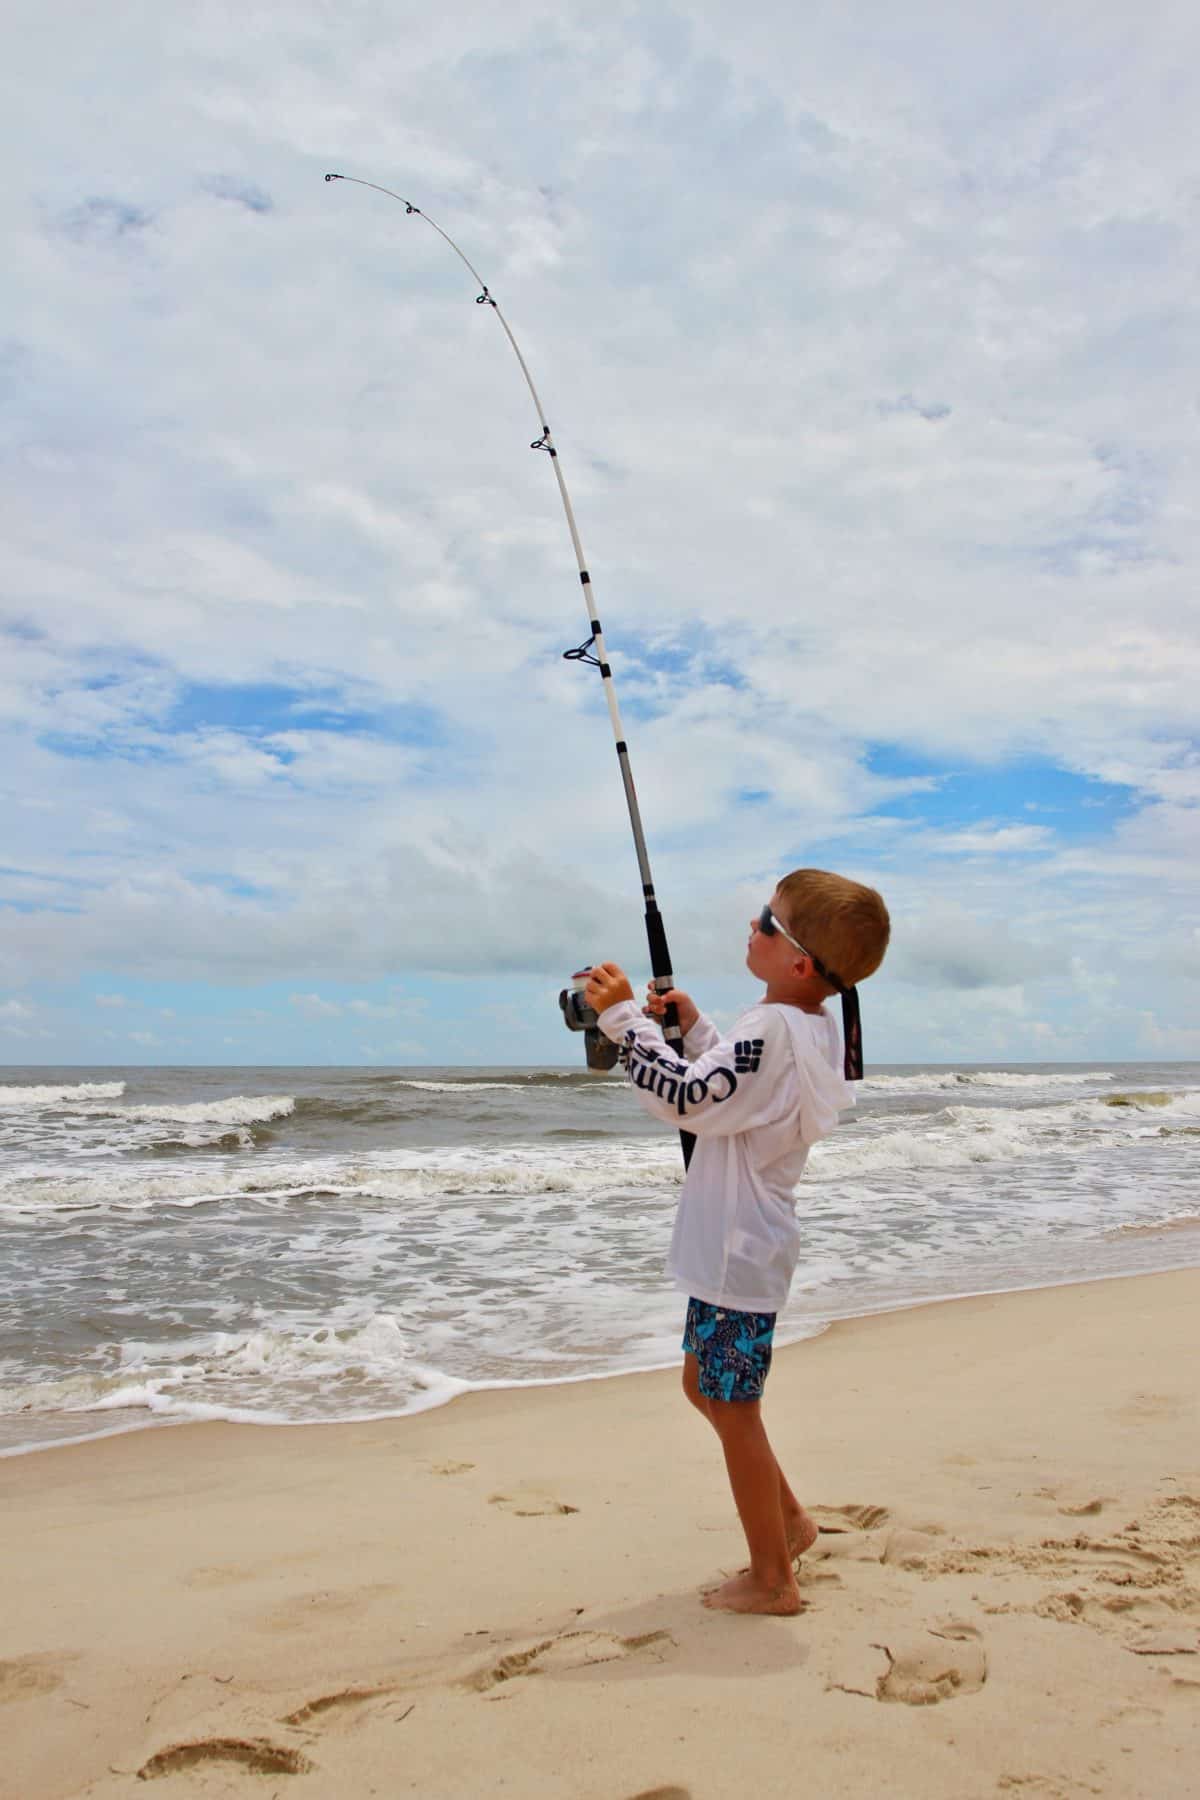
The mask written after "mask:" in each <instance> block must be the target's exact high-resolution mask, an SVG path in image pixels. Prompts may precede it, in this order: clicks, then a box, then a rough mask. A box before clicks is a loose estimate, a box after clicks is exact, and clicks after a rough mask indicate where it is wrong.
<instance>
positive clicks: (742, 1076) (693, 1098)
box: [600, 1000, 797, 1137]
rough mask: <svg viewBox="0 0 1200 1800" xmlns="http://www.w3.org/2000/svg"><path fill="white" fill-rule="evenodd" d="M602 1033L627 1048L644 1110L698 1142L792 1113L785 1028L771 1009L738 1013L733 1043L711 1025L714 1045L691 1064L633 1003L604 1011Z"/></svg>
mask: <svg viewBox="0 0 1200 1800" xmlns="http://www.w3.org/2000/svg"><path fill="white" fill-rule="evenodd" d="M705 1022H706V1023H707V1024H710V1025H711V1021H705ZM600 1028H601V1030H602V1031H603V1032H604V1033H605V1035H606V1036H608V1037H610V1038H611V1039H612V1040H613V1042H614V1043H617V1044H620V1045H621V1046H622V1048H623V1049H624V1050H625V1052H626V1071H627V1074H628V1077H629V1081H630V1083H631V1085H632V1086H633V1087H634V1089H635V1090H636V1092H637V1097H638V1100H639V1101H640V1102H641V1104H642V1106H643V1107H644V1108H645V1110H646V1111H647V1112H648V1113H650V1114H652V1116H653V1117H654V1118H656V1119H661V1120H662V1122H663V1123H664V1124H665V1125H676V1126H678V1127H680V1128H681V1129H682V1130H684V1131H690V1132H693V1133H694V1134H695V1135H696V1136H697V1137H732V1136H733V1135H734V1134H735V1133H736V1132H739V1131H750V1130H753V1129H754V1128H756V1127H758V1126H762V1125H770V1124H774V1123H777V1122H778V1121H779V1120H780V1119H782V1118H785V1117H786V1116H787V1115H788V1114H790V1113H793V1112H794V1111H795V1110H796V1104H797V1096H796V1094H795V1092H794V1088H795V1077H794V1060H793V1057H792V1051H791V1045H790V1043H789V1040H788V1032H787V1027H786V1025H784V1024H783V1022H782V1020H779V1019H775V1018H773V1017H772V1015H771V1011H770V1008H769V1007H762V1006H758V1007H752V1008H751V1010H750V1011H749V1012H747V1013H743V1014H742V1016H741V1018H740V1019H739V1020H738V1021H737V1024H736V1025H735V1027H734V1035H733V1036H732V1037H731V1038H725V1037H722V1036H721V1034H720V1033H719V1032H718V1031H717V1028H716V1027H715V1026H712V1032H713V1036H714V1038H715V1040H716V1041H715V1042H714V1043H713V1044H712V1045H711V1047H709V1048H707V1049H705V1050H704V1051H702V1053H701V1054H700V1055H699V1056H697V1057H695V1058H694V1059H692V1060H687V1059H684V1058H680V1057H677V1056H676V1055H675V1054H674V1052H673V1051H672V1050H671V1049H670V1047H669V1046H668V1045H667V1044H666V1043H665V1041H664V1039H663V1036H662V1033H661V1032H660V1031H659V1029H658V1027H657V1026H656V1025H654V1024H652V1023H651V1021H650V1020H649V1019H647V1018H646V1017H645V1015H644V1014H643V1013H642V1012H641V1010H640V1009H639V1008H638V1006H637V1005H635V1003H634V1002H633V1001H632V1000H621V1001H618V1003H617V1005H616V1006H610V1007H609V1008H608V1009H607V1011H605V1012H603V1013H601V1014H600ZM695 1029H696V1028H695V1027H694V1026H693V1028H692V1032H690V1033H689V1034H688V1035H689V1037H692V1036H693V1035H694V1033H695Z"/></svg>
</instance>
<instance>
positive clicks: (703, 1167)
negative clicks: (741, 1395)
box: [599, 1000, 854, 1312]
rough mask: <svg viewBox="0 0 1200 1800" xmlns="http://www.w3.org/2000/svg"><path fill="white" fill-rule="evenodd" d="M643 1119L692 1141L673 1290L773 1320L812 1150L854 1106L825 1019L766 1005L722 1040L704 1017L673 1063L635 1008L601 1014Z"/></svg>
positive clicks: (790, 1268) (672, 1256)
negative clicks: (649, 1117)
mask: <svg viewBox="0 0 1200 1800" xmlns="http://www.w3.org/2000/svg"><path fill="white" fill-rule="evenodd" d="M599 1022H600V1028H601V1030H602V1031H604V1033H605V1034H606V1035H607V1036H608V1037H610V1038H611V1039H612V1040H613V1042H614V1043H618V1044H623V1045H624V1046H625V1049H626V1051H627V1055H628V1062H627V1072H628V1076H629V1080H630V1082H631V1083H632V1084H633V1087H634V1090H635V1091H636V1093H637V1097H638V1099H639V1100H640V1102H641V1104H642V1105H643V1106H644V1107H645V1109H646V1111H647V1112H649V1113H652V1114H653V1116H654V1117H655V1118H656V1119H661V1120H662V1121H663V1123H664V1124H668V1125H674V1126H676V1127H677V1128H678V1129H680V1130H682V1131H690V1132H693V1133H694V1134H695V1137H696V1146H695V1149H694V1150H693V1152H692V1161H691V1166H690V1167H689V1169H688V1172H687V1174H686V1176H685V1177H684V1182H683V1188H682V1190H681V1192H680V1196H679V1208H678V1211H677V1212H676V1215H675V1230H674V1233H673V1235H672V1238H671V1249H670V1252H669V1254H668V1257H667V1273H668V1274H669V1275H671V1276H672V1277H673V1279H674V1281H675V1285H676V1286H677V1287H679V1288H682V1289H683V1290H684V1292H685V1293H688V1294H691V1295H693V1296H694V1297H695V1298H696V1299H697V1300H707V1301H710V1302H711V1303H712V1304H713V1305H715V1306H729V1307H734V1308H736V1309H737V1310H738V1311H740V1312H778V1311H779V1309H780V1308H781V1307H782V1306H783V1304H784V1302H785V1300H786V1299H787V1295H788V1288H789V1287H790V1285H791V1280H792V1274H793V1272H794V1270H795V1267H796V1262H797V1259H798V1257H799V1253H800V1228H799V1226H798V1224H797V1223H796V1209H795V1195H794V1189H795V1186H796V1183H797V1182H798V1181H799V1179H800V1176H801V1175H802V1173H803V1171H804V1165H805V1163H806V1162H807V1160H808V1150H809V1146H810V1144H815V1143H816V1142H817V1141H818V1139H819V1138H823V1137H827V1136H828V1135H829V1133H830V1132H831V1131H832V1130H833V1128H834V1126H835V1125H836V1124H837V1122H838V1114H839V1112H840V1111H841V1110H842V1109H843V1108H844V1107H848V1106H853V1105H854V1088H853V1086H852V1085H851V1084H850V1082H848V1081H847V1080H846V1079H845V1077H844V1076H843V1074H842V1045H841V1038H840V1036H839V1033H838V1029H837V1026H836V1025H835V1024H834V1022H833V1020H832V1019H831V1018H830V1016H829V1014H828V1013H826V1012H825V1011H824V1010H823V1009H822V1011H821V1012H819V1013H806V1012H802V1011H801V1009H800V1008H799V1007H797V1006H783V1005H775V1004H772V1005H768V1004H767V1003H766V1002H765V1001H764V1002H762V1003H761V1004H760V1005H758V1006H752V1007H751V1008H750V1009H749V1011H748V1012H744V1013H743V1014H742V1015H741V1017H740V1018H739V1019H738V1020H737V1022H736V1023H735V1024H734V1026H733V1027H732V1029H731V1031H730V1033H729V1035H728V1036H727V1037H723V1036H722V1035H721V1033H720V1032H719V1031H718V1029H717V1027H716V1026H715V1025H714V1024H713V1022H712V1020H711V1019H707V1018H705V1017H704V1015H703V1014H701V1015H700V1017H699V1018H698V1019H697V1020H696V1023H695V1024H694V1025H693V1026H692V1029H691V1030H690V1031H689V1032H688V1034H687V1036H686V1038H685V1039H684V1044H683V1047H684V1053H685V1056H686V1058H687V1060H686V1061H680V1060H679V1059H678V1058H677V1057H676V1056H675V1055H674V1053H673V1052H672V1050H671V1049H670V1047H669V1046H668V1045H667V1043H666V1042H665V1040H664V1039H663V1036H662V1033H661V1032H660V1030H659V1029H658V1027H657V1026H656V1025H654V1024H653V1023H652V1022H651V1021H650V1020H649V1019H648V1018H647V1017H646V1016H645V1014H644V1013H643V1012H642V1011H641V1009H640V1008H639V1007H638V1006H637V1005H636V1003H635V1002H634V1001H632V1000H622V1001H619V1002H618V1003H617V1005H616V1006H610V1007H609V1008H608V1009H607V1011H605V1012H603V1013H601V1014H600V1021H599Z"/></svg>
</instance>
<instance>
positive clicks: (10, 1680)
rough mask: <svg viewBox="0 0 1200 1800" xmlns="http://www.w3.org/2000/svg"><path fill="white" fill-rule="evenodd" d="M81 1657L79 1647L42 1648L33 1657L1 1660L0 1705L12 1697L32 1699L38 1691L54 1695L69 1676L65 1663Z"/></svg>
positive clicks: (13, 1698)
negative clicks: (57, 1649) (47, 1649)
mask: <svg viewBox="0 0 1200 1800" xmlns="http://www.w3.org/2000/svg"><path fill="white" fill-rule="evenodd" d="M78 1660H79V1651H78V1650H68V1651H66V1652H63V1651H59V1652H58V1653H57V1654H55V1653H53V1652H50V1651H42V1652H41V1653H40V1654H35V1655H31V1656H14V1657H11V1658H10V1659H9V1660H8V1661H7V1662H0V1706H4V1705H6V1704H7V1703H8V1702H10V1701H13V1700H33V1699H35V1698H36V1697H37V1695H39V1694H52V1693H53V1692H54V1690H55V1688H60V1687H61V1686H62V1684H63V1682H64V1681H65V1680H66V1678H67V1671H66V1665H67V1664H68V1663H71V1662H77V1661H78Z"/></svg>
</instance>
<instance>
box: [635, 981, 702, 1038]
mask: <svg viewBox="0 0 1200 1800" xmlns="http://www.w3.org/2000/svg"><path fill="white" fill-rule="evenodd" d="M672 1004H673V1005H674V1007H675V1011H676V1012H677V1013H678V1014H679V1029H680V1031H682V1033H683V1035H684V1037H686V1036H687V1034H688V1032H689V1031H690V1030H691V1029H692V1026H693V1025H694V1024H695V1023H696V1020H697V1019H698V1018H699V1017H700V1008H699V1007H698V1006H697V1005H696V1002H695V1001H694V1000H693V999H692V996H691V995H690V994H685V993H684V992H683V990H682V989H681V988H671V989H670V991H669V992H668V993H665V994H660V993H659V992H658V989H657V988H656V987H655V985H654V983H653V982H651V983H650V986H649V987H648V988H647V990H646V1004H645V1007H644V1008H643V1011H645V1012H648V1013H649V1015H650V1017H651V1018H652V1019H661V1018H662V1016H663V1014H664V1013H665V1012H666V1010H667V1007H668V1006H670V1005H672Z"/></svg>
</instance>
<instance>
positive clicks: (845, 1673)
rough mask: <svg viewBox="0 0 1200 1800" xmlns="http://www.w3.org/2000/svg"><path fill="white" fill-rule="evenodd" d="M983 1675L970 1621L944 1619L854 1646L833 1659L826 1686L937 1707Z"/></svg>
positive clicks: (982, 1655)
mask: <svg viewBox="0 0 1200 1800" xmlns="http://www.w3.org/2000/svg"><path fill="white" fill-rule="evenodd" d="M986 1680H987V1654H986V1652H985V1650H984V1648H983V1644H982V1642H981V1641H980V1635H979V1632H978V1631H977V1630H976V1628H975V1627H974V1625H967V1624H964V1623H962V1622H961V1621H960V1620H957V1619H948V1620H946V1621H945V1622H944V1623H943V1624H941V1625H935V1626H932V1627H930V1629H929V1630H928V1631H922V1632H908V1633H905V1634H904V1635H903V1636H898V1637H895V1638H892V1639H889V1641H888V1642H887V1643H886V1644H881V1643H876V1644H860V1645H857V1646H855V1647H854V1648H853V1649H851V1650H848V1651H846V1652H844V1653H843V1654H842V1655H841V1656H840V1657H839V1658H838V1659H837V1661H836V1662H835V1664H834V1666H833V1668H832V1670H831V1671H830V1675H829V1679H828V1680H827V1681H826V1684H825V1686H826V1690H827V1691H831V1690H833V1689H839V1690H840V1691H841V1692H843V1693H846V1694H861V1695H862V1696H863V1698H864V1699H868V1700H882V1701H892V1702H900V1703H901V1704H902V1705H905V1706H936V1705H938V1704H939V1703H940V1702H941V1701H943V1700H958V1699H961V1698H962V1697H963V1695H965V1694H977V1693H978V1692H979V1690H980V1688H981V1687H982V1686H983V1684H984V1682H985V1681H986Z"/></svg>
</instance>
